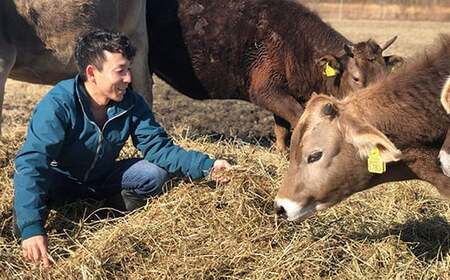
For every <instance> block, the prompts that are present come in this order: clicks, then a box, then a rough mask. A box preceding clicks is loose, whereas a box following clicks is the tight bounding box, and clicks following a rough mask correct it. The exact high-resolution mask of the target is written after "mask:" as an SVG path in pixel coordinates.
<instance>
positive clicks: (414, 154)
mask: <svg viewBox="0 0 450 280" xmlns="http://www.w3.org/2000/svg"><path fill="white" fill-rule="evenodd" d="M438 152H439V150H438V149H425V148H422V149H411V150H408V151H407V152H404V158H405V161H406V162H407V164H408V167H409V168H411V170H412V171H413V172H414V173H415V174H416V175H417V177H418V178H419V179H421V180H424V181H427V182H429V183H431V184H433V185H434V186H435V187H436V188H437V189H438V190H439V193H441V195H443V196H445V197H446V198H449V199H450V178H449V177H447V176H445V175H444V174H442V171H441V169H440V168H439V163H438V162H437V160H436V156H437V154H438Z"/></svg>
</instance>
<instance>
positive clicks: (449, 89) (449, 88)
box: [441, 76, 450, 114]
mask: <svg viewBox="0 0 450 280" xmlns="http://www.w3.org/2000/svg"><path fill="white" fill-rule="evenodd" d="M441 104H442V106H443V107H444V109H445V111H446V112H447V114H450V76H449V77H448V78H447V81H446V82H445V84H444V87H443V88H442V91H441Z"/></svg>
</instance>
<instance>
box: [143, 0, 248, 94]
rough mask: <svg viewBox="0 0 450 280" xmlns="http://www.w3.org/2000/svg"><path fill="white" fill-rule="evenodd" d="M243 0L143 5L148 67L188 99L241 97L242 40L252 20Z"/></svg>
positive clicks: (184, 0)
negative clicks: (148, 39) (146, 25)
mask: <svg viewBox="0 0 450 280" xmlns="http://www.w3.org/2000/svg"><path fill="white" fill-rule="evenodd" d="M248 2H250V1H246V0H239V1H237V0H231V1H208V0H153V1H152V2H151V3H150V6H149V7H148V9H147V11H148V17H147V18H148V23H149V26H148V29H149V32H150V42H151V43H150V50H151V51H150V56H151V57H150V60H151V65H152V69H153V71H154V72H155V73H156V74H158V75H159V76H160V77H162V78H163V79H164V80H166V81H167V82H168V83H169V84H171V85H172V86H174V87H175V88H176V89H178V90H180V91H181V92H183V93H184V94H186V95H188V96H191V97H193V98H198V99H205V98H237V99H240V98H241V97H242V96H240V95H239V93H238V92H240V91H243V90H244V87H245V84H244V81H245V76H246V69H245V68H243V67H242V66H243V55H244V52H245V44H246V43H247V41H249V38H251V37H252V34H251V33H252V32H254V29H255V28H254V27H252V26H254V22H251V21H252V16H250V15H246V14H245V13H248Z"/></svg>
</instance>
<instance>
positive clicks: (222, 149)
mask: <svg viewBox="0 0 450 280" xmlns="http://www.w3.org/2000/svg"><path fill="white" fill-rule="evenodd" d="M332 24H333V25H334V26H335V27H336V28H337V29H338V30H340V31H341V32H343V33H344V34H345V35H347V36H349V37H350V38H352V39H353V40H355V41H357V40H360V39H365V38H367V37H368V36H372V37H374V38H376V39H378V40H386V39H388V38H389V37H390V36H392V35H393V34H398V35H400V38H399V41H398V42H397V43H396V45H395V48H393V50H392V52H395V53H400V54H404V55H411V54H413V53H414V52H416V51H418V50H420V49H422V48H423V47H424V46H425V45H426V44H428V43H430V42H432V40H433V38H435V37H436V34H437V33H439V32H441V31H442V32H445V31H448V30H450V29H449V28H450V24H449V23H427V22H413V23H410V22H371V21H343V22H333V23H332ZM156 88H157V89H158V92H159V91H164V90H167V88H166V86H165V85H163V84H161V83H158V85H157V87H156ZM48 89H49V87H46V86H36V85H29V84H25V83H19V82H16V81H11V80H10V81H8V85H7V95H6V100H5V106H4V114H5V121H4V124H3V128H4V134H3V136H2V138H1V142H0V182H1V183H0V184H1V187H0V217H1V218H0V279H20V278H23V279H450V275H449V271H450V252H449V250H450V240H449V237H450V225H449V223H448V221H449V218H450V207H449V206H450V204H449V203H448V202H447V201H444V200H442V199H440V198H439V197H438V194H437V192H436V191H435V190H434V189H433V188H432V186H431V185H429V184H426V183H424V182H420V181H409V182H401V183H400V182H397V183H391V184H385V185H382V186H378V187H376V188H374V189H372V190H370V191H366V192H363V193H360V194H357V195H354V196H352V197H351V198H350V199H348V200H347V201H345V202H343V203H341V204H340V205H338V206H336V207H334V208H332V209H329V210H326V211H323V212H320V213H319V214H318V215H316V216H315V217H312V218H310V219H308V220H306V221H305V222H303V223H289V222H286V221H284V220H280V219H277V217H276V216H275V215H274V213H273V207H272V199H273V197H274V195H275V194H276V191H277V188H278V185H279V184H280V181H281V179H282V176H283V173H284V171H285V169H286V167H287V160H286V158H285V156H284V155H282V154H280V153H278V152H276V151H275V150H273V149H269V148H267V147H263V146H259V145H255V144H249V143H246V142H243V141H241V140H240V139H239V138H236V139H234V140H227V141H210V140H209V139H208V138H206V137H205V138H202V137H198V136H195V137H194V136H193V134H192V133H191V132H190V131H191V130H190V123H189V122H182V120H184V119H185V118H183V117H182V118H180V119H179V120H181V122H177V123H169V122H167V120H165V123H164V125H165V126H166V127H168V128H169V129H170V132H171V133H172V135H173V136H174V139H175V140H176V142H178V143H179V144H180V145H182V146H184V147H186V148H189V149H198V150H202V151H205V152H208V153H210V154H212V155H214V156H216V157H225V158H228V159H230V160H232V161H233V162H235V163H236V164H237V165H238V166H239V168H236V169H235V170H233V171H232V172H230V173H229V176H230V178H231V181H230V182H229V183H228V184H225V185H215V184H214V183H211V182H209V181H207V180H200V181H195V182H190V181H186V180H180V179H175V180H173V181H171V182H170V183H169V184H168V189H170V191H169V192H168V193H166V194H165V195H163V196H161V197H159V198H156V199H153V200H152V201H150V202H149V203H148V205H147V206H146V207H145V209H142V210H140V211H137V212H135V213H132V214H130V215H127V216H124V217H115V218H113V217H109V218H104V219H99V218H98V217H96V216H100V214H101V216H105V213H100V212H98V211H96V210H95V207H97V206H98V205H97V204H95V203H94V204H93V203H90V202H83V203H76V204H74V205H69V206H67V207H66V208H65V209H61V210H60V211H57V212H52V214H51V216H50V219H49V223H48V228H49V242H50V255H51V258H52V261H53V265H52V267H51V268H50V269H49V270H48V271H45V270H42V269H41V268H40V267H34V266H33V265H30V264H28V263H25V262H24V260H23V259H22V258H21V249H20V247H19V245H18V244H17V243H16V242H15V241H14V240H13V239H12V237H11V232H10V229H9V226H10V224H11V212H10V206H11V201H12V192H13V190H12V181H11V179H12V174H13V157H14V155H15V153H16V151H17V149H18V148H19V147H20V145H21V144H22V142H23V140H24V135H25V129H26V124H27V121H28V118H29V116H30V112H31V110H32V108H33V106H34V105H35V104H36V102H37V101H38V100H39V99H40V98H41V97H42V96H43V94H45V92H46V91H47V90H48ZM158 92H156V93H155V94H156V95H158ZM180 98H181V97H180ZM184 100H185V102H186V103H187V104H193V105H192V106H195V102H192V101H191V100H190V99H187V98H186V99H184ZM203 104H205V103H203ZM206 104H207V105H209V106H216V105H217V104H220V103H213V102H211V103H206ZM164 106H171V105H168V104H167V103H164V99H158V97H156V100H155V111H156V115H157V117H158V118H159V119H164V116H162V115H160V113H159V112H163V111H164V110H163V109H164ZM216 110H219V111H220V110H225V111H226V110H227V108H219V107H216ZM178 113H179V114H180V115H183V111H179V112H178ZM216 125H217V126H220V124H219V120H217V124H216ZM236 126H238V128H237V129H239V124H236ZM196 135H198V134H196ZM134 155H137V153H136V151H135V150H134V149H132V148H131V147H129V146H128V147H127V148H126V149H125V151H124V153H123V155H122V156H124V157H129V156H134Z"/></svg>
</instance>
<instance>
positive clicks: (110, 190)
mask: <svg viewBox="0 0 450 280" xmlns="http://www.w3.org/2000/svg"><path fill="white" fill-rule="evenodd" d="M168 178H169V176H168V173H167V171H165V170H164V169H162V168H160V167H158V166H156V165H154V164H152V163H150V162H148V161H146V160H143V159H137V158H133V159H125V160H121V161H118V162H117V163H116V166H115V167H114V170H112V172H111V175H109V177H107V178H105V179H104V180H103V181H100V182H94V183H91V184H83V183H80V182H76V181H73V180H70V179H68V178H67V177H65V176H62V175H57V176H55V178H53V179H54V180H53V183H52V184H51V186H50V188H49V196H48V198H49V201H48V206H49V208H57V207H60V206H62V205H64V204H66V203H70V202H74V201H77V200H80V199H86V198H92V199H96V200H102V199H105V198H109V197H112V196H114V195H117V194H120V193H121V191H123V190H127V191H133V192H134V193H136V194H137V195H139V196H140V197H142V198H149V197H152V196H157V195H160V194H161V193H162V192H163V189H162V187H163V185H164V183H165V182H166V181H167V180H168Z"/></svg>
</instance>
